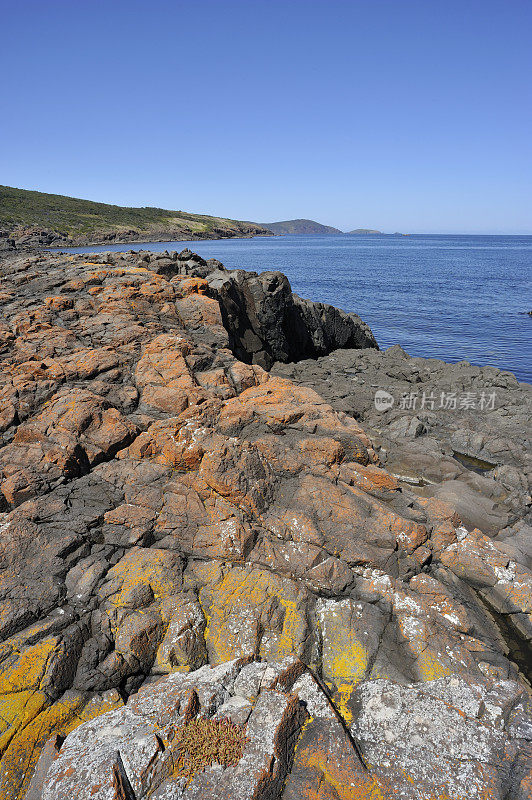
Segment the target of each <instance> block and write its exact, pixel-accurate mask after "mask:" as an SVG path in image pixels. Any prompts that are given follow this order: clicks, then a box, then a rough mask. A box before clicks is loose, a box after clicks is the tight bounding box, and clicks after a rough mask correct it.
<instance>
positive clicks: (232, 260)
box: [72, 234, 532, 383]
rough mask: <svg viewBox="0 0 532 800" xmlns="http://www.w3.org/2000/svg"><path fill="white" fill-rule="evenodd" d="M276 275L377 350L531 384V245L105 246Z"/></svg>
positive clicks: (290, 240) (508, 239) (423, 239)
mask: <svg viewBox="0 0 532 800" xmlns="http://www.w3.org/2000/svg"><path fill="white" fill-rule="evenodd" d="M184 247H190V249H191V250H194V251H195V252H197V253H199V254H200V255H201V256H203V258H217V259H219V260H220V261H222V262H223V263H224V264H225V266H226V267H228V268H230V269H234V268H242V269H249V270H255V271H257V272H262V271H263V270H274V269H276V270H281V272H284V273H285V274H286V275H287V276H288V278H289V279H290V282H291V284H292V288H293V291H295V292H296V293H297V294H299V295H301V296H302V297H308V298H310V299H311V300H319V301H322V302H325V303H331V304H333V305H335V306H338V307H339V308H343V309H345V310H346V311H355V312H356V313H357V314H359V315H360V316H361V317H362V319H364V320H365V321H366V322H367V323H368V324H369V325H370V327H371V329H372V330H373V332H374V334H375V336H376V338H377V341H378V343H379V345H380V347H381V348H385V347H389V346H390V345H392V344H400V345H402V346H403V347H404V349H405V350H406V351H407V352H409V353H410V354H411V355H416V356H424V357H432V358H441V359H443V360H444V361H449V362H453V363H454V362H457V361H462V360H467V361H469V362H470V363H472V364H478V365H480V366H483V365H486V364H491V365H493V366H496V367H499V368H500V369H508V370H511V371H512V372H514V373H515V374H516V376H517V377H518V379H519V380H521V381H527V382H529V383H532V317H531V316H529V315H528V313H527V312H528V311H530V310H531V309H532V299H531V291H530V289H531V277H532V236H449V235H447V236H446V235H436V234H434V235H411V236H372V235H366V236H356V235H355V236H346V235H329V236H317V235H312V236H309V235H305V236H272V237H259V238H255V239H223V240H209V241H201V242H164V243H150V244H145V245H131V244H127V245H114V246H112V245H107V246H102V247H90V248H73V249H72V252H96V251H102V250H114V251H124V250H132V249H134V250H140V249H144V250H166V249H168V250H182V249H183V248H184Z"/></svg>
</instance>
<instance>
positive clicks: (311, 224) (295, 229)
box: [260, 219, 342, 234]
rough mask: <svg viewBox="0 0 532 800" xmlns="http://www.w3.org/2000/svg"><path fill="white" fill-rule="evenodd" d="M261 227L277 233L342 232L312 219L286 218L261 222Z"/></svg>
mask: <svg viewBox="0 0 532 800" xmlns="http://www.w3.org/2000/svg"><path fill="white" fill-rule="evenodd" d="M260 225H261V227H262V228H266V230H268V231H271V232H272V233H278V234H294V233H342V231H341V230H339V229H338V228H331V226H330V225H322V224H321V223H319V222H315V221H314V220H313V219H287V220H285V221H284V222H261V223H260Z"/></svg>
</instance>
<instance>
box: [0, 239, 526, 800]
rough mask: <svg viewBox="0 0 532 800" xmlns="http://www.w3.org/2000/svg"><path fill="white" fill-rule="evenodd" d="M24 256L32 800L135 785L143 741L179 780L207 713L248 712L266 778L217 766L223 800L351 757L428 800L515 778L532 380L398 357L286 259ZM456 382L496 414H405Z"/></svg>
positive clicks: (23, 456)
mask: <svg viewBox="0 0 532 800" xmlns="http://www.w3.org/2000/svg"><path fill="white" fill-rule="evenodd" d="M2 272H3V281H2V292H1V294H0V308H1V312H2V317H1V320H0V331H1V334H2V337H1V340H0V375H1V376H2V381H1V387H2V388H1V391H2V394H1V395H0V399H1V401H2V404H1V406H0V430H1V435H2V439H1V442H0V490H1V502H2V505H1V510H0V526H1V532H2V539H1V546H2V554H3V557H4V560H5V563H6V564H8V565H9V569H6V570H4V571H3V572H2V575H1V576H0V577H1V588H2V590H3V591H4V592H5V596H6V597H7V601H8V602H7V603H6V605H5V606H4V609H3V610H4V617H3V620H2V621H3V626H4V627H3V631H2V633H3V639H4V647H5V652H6V654H7V655H6V658H5V659H4V662H3V664H2V677H3V679H4V681H5V685H6V686H7V687H15V688H14V690H13V694H14V695H15V696H14V697H13V699H12V700H11V705H10V709H11V713H12V716H13V722H12V723H11V722H10V725H11V726H12V727H11V728H10V729H9V733H10V736H11V738H10V740H9V742H8V745H7V747H6V750H5V753H4V754H3V757H2V758H3V760H2V776H1V779H0V788H1V787H2V783H1V781H4V784H3V785H4V786H5V787H6V792H5V794H6V800H15V798H16V800H19V798H22V797H24V796H28V795H26V790H28V787H29V791H30V796H31V793H32V792H33V793H35V792H36V793H37V794H36V796H38V797H39V796H45V797H48V796H49V797H52V796H53V797H56V796H63V795H64V796H72V794H76V796H80V797H87V798H88V797H89V796H93V794H94V792H92V789H93V788H94V786H97V788H98V789H100V788H101V787H102V786H103V787H104V788H105V790H106V791H107V788H108V789H109V792H108V794H109V796H111V794H112V792H113V791H114V789H115V788H116V778H115V777H114V776H116V774H121V773H119V770H120V769H121V766H120V765H121V764H122V763H123V762H122V761H120V760H118V756H117V755H116V753H117V752H120V753H126V752H132V753H135V758H134V759H132V760H131V761H130V762H128V765H129V766H128V770H129V772H128V774H129V775H131V776H132V780H133V781H136V782H137V783H136V784H135V785H138V786H141V791H140V792H138V793H137V794H138V795H139V800H146V798H147V797H150V796H157V794H156V793H159V796H161V797H163V796H165V793H167V792H169V791H174V789H175V786H176V781H175V774H174V773H173V772H172V771H171V770H170V769H169V767H168V764H169V761H168V758H169V756H168V754H170V757H171V758H170V764H172V763H173V762H172V759H174V758H177V757H179V742H180V736H181V732H183V731H186V730H187V728H186V726H187V725H189V724H191V721H193V720H195V719H196V717H197V718H198V719H200V720H203V721H202V723H201V724H202V725H207V728H208V726H209V725H210V726H211V728H212V726H215V725H216V724H218V723H217V721H216V720H219V719H220V718H222V719H225V718H228V719H229V722H228V723H224V725H225V726H226V727H225V728H224V731H225V733H227V732H228V731H229V732H231V731H233V733H234V729H233V728H232V727H231V725H235V726H238V725H242V724H245V723H246V722H247V728H246V737H247V739H246V743H245V744H243V745H242V746H243V747H247V748H248V749H247V750H245V753H246V754H247V755H246V756H245V758H244V756H242V758H244V760H243V761H242V763H243V764H244V769H243V770H242V771H240V772H239V771H238V769H239V768H238V766H236V767H235V768H234V769H226V770H221V769H219V768H217V769H212V768H210V767H207V768H206V769H205V771H201V772H200V773H198V775H196V776H193V784H192V785H193V787H194V786H196V785H198V786H200V784H201V782H202V781H210V783H208V784H207V788H206V789H205V791H203V789H202V788H200V790H199V792H200V793H199V796H201V797H207V796H211V795H212V793H213V791H214V789H215V788H216V787H217V786H218V785H219V784H220V782H221V781H222V780H223V781H224V783H223V794H222V795H221V796H223V797H224V798H227V797H234V796H237V791H240V789H239V787H241V786H242V785H243V784H242V781H244V780H246V781H247V783H246V787H248V788H246V797H248V796H251V795H252V794H253V793H255V795H256V796H258V794H259V791H260V792H261V793H262V792H263V791H264V790H265V786H266V788H267V789H268V791H269V784H268V785H267V784H265V780H267V781H270V783H272V785H273V786H274V789H275V792H277V794H275V793H273V794H271V793H270V794H271V796H274V797H276V798H280V797H281V793H280V790H279V791H277V788H275V787H278V786H279V785H282V787H283V792H284V793H285V791H289V792H291V796H292V797H293V798H294V800H295V798H296V797H297V798H299V797H302V796H303V797H304V796H305V791H306V790H305V791H302V789H301V787H302V786H303V787H305V786H309V785H310V786H311V787H314V786H318V787H319V786H320V785H322V783H323V781H322V777H321V776H322V773H321V772H319V771H318V772H316V773H314V772H312V773H310V775H309V773H308V771H307V760H308V758H309V756H308V753H310V757H311V758H312V763H321V762H319V761H318V758H321V757H322V755H323V753H324V752H325V757H326V761H327V764H328V766H327V767H326V769H327V770H330V771H331V772H332V773H333V776H334V775H336V774H337V773H338V771H339V770H342V772H341V774H342V776H344V777H342V781H343V782H344V783H345V785H346V786H348V787H352V786H355V787H365V786H368V787H369V788H368V791H369V790H371V793H372V794H373V793H374V792H373V789H375V788H377V789H378V790H379V792H380V793H381V796H384V797H391V796H392V795H391V794H386V793H387V792H388V787H390V786H391V787H392V788H393V793H396V789H397V787H399V788H400V790H401V791H402V792H403V794H404V796H405V797H406V798H412V800H413V797H414V795H413V794H412V791H413V790H412V786H414V790H415V792H416V793H417V790H418V787H419V786H423V787H424V786H427V787H428V788H427V792H430V793H431V794H432V795H433V796H437V795H440V796H441V795H442V792H443V791H445V792H447V788H448V787H449V786H452V787H453V797H455V798H460V800H465V798H466V797H469V796H470V794H469V788H470V784H469V776H470V774H471V772H470V770H471V769H473V768H475V766H476V765H477V764H478V763H479V760H480V758H481V757H482V758H485V757H486V756H485V754H486V753H488V757H489V763H490V772H489V774H488V775H487V777H485V774H484V772H479V773H478V778H477V779H476V780H477V782H478V785H479V786H480V789H481V790H482V792H484V790H486V791H488V789H489V788H490V786H491V785H492V779H493V776H495V778H496V780H497V781H500V782H501V785H503V787H504V791H505V793H506V794H508V792H507V791H506V788H507V785H508V786H509V785H510V783H509V782H510V778H508V763H507V755H506V754H507V753H508V752H511V753H515V758H514V760H515V761H516V762H517V763H518V765H520V764H521V762H520V761H518V759H520V758H524V757H525V756H526V752H527V751H526V747H525V745H523V743H522V736H521V731H522V729H524V730H528V728H527V727H526V726H528V725H530V724H531V723H532V716H531V715H530V714H529V713H528V711H527V710H526V707H525V705H524V698H525V697H526V696H527V692H528V691H529V690H530V686H531V683H530V680H531V678H532V676H530V674H529V673H527V668H528V666H529V664H530V658H529V657H530V649H529V647H530V634H531V632H532V627H531V623H530V616H529V614H528V609H529V605H528V604H529V598H530V596H532V571H531V569H530V567H531V565H532V553H531V551H530V534H529V531H530V527H529V526H527V519H528V520H529V518H530V498H529V496H528V494H527V491H528V490H527V485H526V483H527V479H528V478H529V475H530V471H529V466H528V462H527V449H526V440H525V436H526V419H527V416H528V415H529V413H530V412H529V410H528V409H529V403H530V397H531V396H532V387H530V386H528V387H527V386H524V385H519V384H518V383H517V381H516V379H515V377H514V376H512V375H510V374H509V373H507V372H504V371H501V370H498V369H495V368H490V367H484V368H474V367H471V366H470V365H465V364H458V365H448V364H444V363H443V362H438V363H436V362H435V360H434V359H428V360H425V359H419V358H411V357H409V356H408V355H407V354H406V353H404V351H402V350H401V348H400V347H395V348H390V349H388V350H385V351H381V350H379V349H378V347H377V344H376V341H375V338H374V336H373V334H372V332H371V330H370V329H369V327H368V326H367V325H366V324H365V323H364V322H363V320H361V319H360V317H358V316H357V315H356V314H354V313H350V314H346V313H345V312H342V311H340V310H339V309H336V308H334V307H333V306H330V305H327V304H325V303H317V302H312V301H308V300H303V299H301V298H300V297H298V296H297V295H295V294H293V293H292V292H291V287H290V284H289V282H288V280H287V278H286V277H285V276H284V275H282V273H279V272H275V271H273V272H272V271H269V272H263V273H261V274H257V273H253V272H246V271H244V270H235V271H233V270H226V269H225V268H224V267H223V265H222V264H221V263H220V262H219V261H217V260H216V259H209V260H205V259H203V258H201V257H200V256H198V255H195V254H194V253H192V252H191V251H190V250H184V251H182V252H181V253H167V252H151V253H150V252H146V251H142V252H130V253H111V252H104V253H94V254H91V255H90V257H89V258H87V255H86V254H77V255H76V254H73V255H64V254H61V253H45V252H42V251H40V252H27V251H26V252H17V251H11V252H10V253H4V254H3V261H2ZM456 382H458V384H459V388H460V392H461V393H463V395H464V397H466V396H467V399H468V402H469V403H470V400H471V397H470V395H471V393H472V392H475V393H476V394H477V395H478V396H479V397H478V399H479V402H480V395H481V394H482V393H484V395H485V397H487V401H486V402H485V405H484V407H483V409H482V414H480V413H479V411H478V410H477V409H473V408H471V407H470V405H467V404H466V405H463V406H462V404H461V402H460V400H461V398H458V399H457V407H456V408H453V406H452V403H451V406H450V407H449V408H446V409H441V410H440V409H439V408H438V407H437V405H436V407H435V408H428V407H426V406H424V407H423V408H422V409H421V410H420V409H419V407H414V408H406V406H405V407H404V408H401V404H400V401H399V398H400V397H401V398H402V396H403V395H405V394H406V396H407V397H408V396H409V395H410V394H411V393H412V391H414V390H416V391H417V393H418V395H420V396H421V395H422V394H423V393H425V394H426V395H428V394H431V393H432V394H434V396H435V397H437V396H438V394H439V392H440V391H441V392H444V393H445V394H446V400H448V397H447V396H448V395H449V394H450V393H452V390H453V384H455V383H456ZM379 391H381V392H382V391H383V392H385V393H387V394H388V395H389V396H393V395H396V396H397V400H396V401H395V402H394V404H393V406H389V405H388V407H386V403H389V400H387V398H386V396H384V397H383V398H382V397H381V399H383V400H384V407H377V405H376V404H375V400H376V397H377V393H378V392H379ZM494 391H495V393H496V395H497V396H496V397H495V398H494V401H493V404H492V403H491V400H490V395H491V394H492V393H493V392H494ZM482 402H484V401H482ZM458 456H460V458H458ZM479 470H480V471H479ZM11 598H14V602H9V601H10V600H11ZM21 598H22V600H21ZM27 664H32V665H34V664H37V667H38V670H36V669H33V668H32V669H28V668H27ZM35 674H37V675H38V677H37V678H35ZM36 680H38V684H36ZM36 686H37V688H35V687H36ZM41 687H44V689H45V690H46V691H44V690H41ZM15 690H16V691H15ZM37 691H39V692H41V695H39V697H40V698H41V699H40V701H39V703H35V704H33V705H31V707H28V704H27V703H25V702H24V700H23V702H22V703H18V697H19V695H20V693H21V692H28V693H32V694H34V693H36V692H37ZM457 692H458V694H457ZM25 696H26V695H23V697H25ZM8 698H9V695H8ZM390 698H392V699H393V702H394V706H393V710H394V711H393V719H392V722H391V723H390V724H388V722H387V720H388V719H389V716H390V708H392V706H390ZM457 698H458V699H457ZM488 706H489V709H490V715H491V716H489V717H487V716H486V715H485V714H484V711H483V710H484V709H485V708H486V707H488ZM464 708H465V709H466V710H467V714H466V713H465V712H464ZM307 709H308V710H307ZM471 709H472V710H471ZM476 709H481V710H482V713H481V712H480V711H478V712H477V711H476ZM509 709H510V710H509ZM199 710H201V716H198V711H199ZM309 712H311V714H310V713H309ZM146 719H148V720H149V725H148V724H147V722H146ZM418 719H419V722H418V721H417V720H418ZM383 720H384V722H383ZM194 724H195V723H194ZM169 725H171V726H172V727H171V730H172V735H171V736H167V732H168V729H169V728H168V726H169ZM227 726H229V727H227ZM412 726H414V727H412ZM58 729H59V730H60V731H61V734H62V735H61V737H58V736H57V730H58ZM110 730H111V731H112V732H113V733H112V737H110V736H109V731H110ZM209 730H210V729H209ZM236 730H237V731H238V730H239V729H238V728H237V729H236ZM264 730H267V731H270V733H269V734H268V737H269V738H268V737H266V738H265V736H264ZM404 730H407V731H408V735H406V736H405V735H403V733H402V731H404ZM396 731H399V735H397V733H396ZM516 731H517V732H516ZM154 732H155V733H154ZM176 732H177V735H175V734H176ZM117 736H118V737H119V738H117ZM139 736H141V737H142V738H141V739H140V741H141V742H142V747H139ZM427 736H428V737H430V741H432V740H436V741H438V743H439V745H438V748H437V756H434V757H433V755H432V753H431V752H425V751H422V752H421V755H420V749H419V744H417V742H418V737H419V741H424V740H425V739H426V738H427ZM64 737H66V738H64ZM150 737H151V738H150ZM165 737H166V738H165ZM520 737H521V738H520ZM63 739H64V741H63ZM160 741H163V742H164V748H163V747H161V745H160ZM248 742H249V747H248ZM323 742H325V744H323ZM464 742H466V745H464V744H463V743H464ZM471 742H472V744H471ZM296 743H297V747H296ZM281 746H282V748H283V752H286V753H288V756H287V757H286V758H285V759H284V760H283V761H281V766H280V767H279V772H278V773H275V775H274V777H273V778H271V779H270V775H271V772H270V770H266V773H264V772H263V766H262V765H263V764H264V763H265V760H266V763H267V764H269V763H272V760H273V759H274V758H277V757H278V753H279V752H280V749H279V748H280V747H281ZM118 747H119V750H117V748H118ZM383 747H384V748H387V750H386V752H387V753H388V752H389V753H390V754H391V755H390V757H389V759H388V760H387V761H386V762H385V763H383V766H378V767H377V768H375V767H374V766H373V764H374V763H377V764H379V762H378V760H376V759H374V758H373V757H371V759H370V758H369V757H368V756H367V754H368V752H369V753H371V752H372V750H371V748H374V749H375V751H376V752H377V751H379V748H383ZM243 752H244V751H243ZM21 753H24V754H25V758H24V759H21V757H20V754H21ZM360 753H363V754H364V756H363V757H364V759H365V758H367V760H368V762H369V765H368V764H366V762H365V761H362V762H361V760H360V759H361V756H360ZM457 753H458V755H459V758H457ZM500 753H502V755H500ZM442 755H443V757H442ZM120 758H121V756H120ZM139 759H141V760H140V761H139ZM142 759H143V760H142ZM252 759H253V760H252ZM444 759H445V764H446V767H445V772H444V774H443V777H442V772H441V762H442V760H444ZM397 763H399V765H400V769H396V764H397ZM250 764H251V765H252V768H250ZM361 764H362V766H361ZM146 765H148V766H146ZM387 765H388V766H387ZM519 768H520V767H519ZM235 770H236V771H235ZM279 774H280V775H281V778H282V784H280V783H279V782H278V783H273V781H274V780H275V781H277V777H276V776H277V775H279ZM520 774H521V773H518V775H520ZM264 775H266V778H264ZM80 776H82V777H81V779H80ZM257 776H258V777H257ZM464 776H465V777H464ZM512 780H513V777H512ZM198 782H199V783H198ZM335 785H338V783H337V782H336V784H335ZM201 786H203V784H201ZM285 787H286V790H285ZM457 787H458V788H457ZM381 789H382V792H384V795H383V794H382V792H381ZM211 790H212V791H211ZM403 790H404V791H403ZM272 791H273V790H272ZM349 791H350V790H349ZM447 794H448V792H447ZM288 796H290V795H288ZM479 796H480V795H479Z"/></svg>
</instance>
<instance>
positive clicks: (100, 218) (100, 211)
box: [0, 186, 266, 243]
mask: <svg viewBox="0 0 532 800" xmlns="http://www.w3.org/2000/svg"><path fill="white" fill-rule="evenodd" d="M0 231H2V232H3V234H4V236H5V235H6V234H8V235H9V236H12V237H13V238H14V239H15V240H21V239H26V238H28V237H29V238H30V239H35V240H49V241H53V242H55V241H56V240H57V241H58V242H68V243H78V242H79V243H85V242H89V243H97V242H100V241H113V240H116V241H142V240H146V241H156V240H164V239H173V238H177V239H211V238H212V239H215V238H226V237H232V236H254V235H261V234H265V233H266V231H265V230H264V228H261V227H260V226H259V225H256V224H255V223H252V222H240V221H239V220H231V219H225V218H223V217H210V216H206V215H203V214H189V213H187V212H184V211H169V210H167V209H164V208H150V207H144V208H128V207H127V206H113V205H108V204H107V203H95V202H93V201H91V200H80V199H78V198H75V197H64V196H63V195H58V194H46V193H44V192H33V191H27V190H26V189H15V188H13V187H11V186H0ZM39 243H41V242H39Z"/></svg>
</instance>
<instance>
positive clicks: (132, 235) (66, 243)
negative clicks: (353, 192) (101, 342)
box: [0, 223, 275, 253]
mask: <svg viewBox="0 0 532 800" xmlns="http://www.w3.org/2000/svg"><path fill="white" fill-rule="evenodd" d="M255 236H275V234H274V233H272V232H271V231H267V230H262V229H261V228H260V227H259V226H257V225H254V224H253V223H249V225H248V226H246V225H243V224H242V223H240V224H235V226H234V228H232V229H231V228H228V227H227V226H226V227H225V228H219V229H213V230H211V231H201V232H193V231H187V232H186V235H184V233H183V227H180V228H169V227H167V226H166V227H164V228H161V229H160V230H159V231H154V232H151V233H149V232H139V231H138V230H134V229H132V230H121V231H102V232H101V233H98V232H96V233H91V234H90V235H88V236H62V235H60V234H59V233H58V232H57V231H55V230H52V229H50V228H39V227H35V226H27V227H19V228H17V229H14V230H4V231H2V230H0V253H1V252H2V251H4V250H16V249H19V250H23V251H27V250H30V249H32V248H42V247H51V248H56V247H92V246H93V245H98V246H99V245H106V244H154V243H155V242H169V241H173V242H200V241H204V240H206V239H235V238H238V239H252V238H254V237H255Z"/></svg>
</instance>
